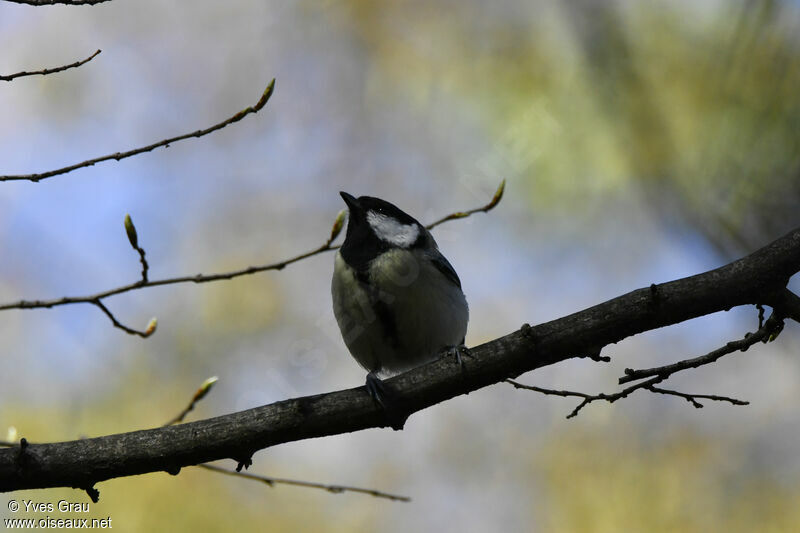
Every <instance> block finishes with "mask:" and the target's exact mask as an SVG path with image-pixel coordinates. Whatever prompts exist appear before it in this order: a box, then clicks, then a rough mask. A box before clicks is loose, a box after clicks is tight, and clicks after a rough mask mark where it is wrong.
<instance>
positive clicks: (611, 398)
mask: <svg viewBox="0 0 800 533" xmlns="http://www.w3.org/2000/svg"><path fill="white" fill-rule="evenodd" d="M663 380H664V378H662V377H660V376H656V377H654V378H653V379H649V380H647V381H643V382H641V383H637V384H635V385H632V386H630V387H628V388H626V389H622V390H621V391H619V392H615V393H611V394H605V393H602V392H601V393H600V394H587V393H585V392H574V391H566V390H553V389H543V388H541V387H534V386H532V385H523V384H522V383H519V382H516V381H514V380H513V379H507V380H506V382H508V383H510V384H511V385H514V387H515V388H517V389H526V390H532V391H534V392H539V393H542V394H547V395H552V396H564V397H567V396H577V397H578V398H583V401H582V402H581V403H580V404H578V406H577V407H576V408H575V409H573V410H572V412H571V413H570V414H568V415H567V418H573V417H576V416H578V412H580V410H581V409H583V408H584V407H586V406H587V405H589V404H590V403H592V402H594V401H598V400H605V401H607V402H608V403H614V402H616V401H617V400H619V399H622V398H627V397H628V396H629V395H630V394H631V393H632V392H634V391H636V390H639V389H646V388H648V387H650V386H652V385H655V384H656V383H659V382H661V381H663Z"/></svg>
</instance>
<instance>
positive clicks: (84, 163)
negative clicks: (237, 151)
mask: <svg viewBox="0 0 800 533" xmlns="http://www.w3.org/2000/svg"><path fill="white" fill-rule="evenodd" d="M274 89H275V80H274V79H273V80H272V81H271V82H270V84H269V85H268V86H267V88H266V89H265V90H264V92H263V94H262V95H261V98H259V100H258V102H257V103H256V104H255V105H254V106H250V107H246V108H245V109H242V110H241V111H239V112H238V113H236V114H235V115H233V116H232V117H230V118H229V119H226V120H223V121H222V122H220V123H219V124H215V125H213V126H211V127H209V128H206V129H203V130H197V131H194V132H192V133H185V134H183V135H178V136H177V137H171V138H169V139H164V140H163V141H158V142H156V143H153V144H148V145H147V146H143V147H141V148H136V149H134V150H129V151H127V152H116V153H113V154H108V155H104V156H101V157H96V158H94V159H88V160H86V161H82V162H80V163H75V164H74V165H69V166H67V167H63V168H59V169H56V170H50V171H47V172H42V173H40V174H20V175H9V176H0V181H15V180H27V181H33V182H39V181H41V180H43V179H46V178H51V177H53V176H58V175H59V174H66V173H67V172H72V171H73V170H76V169H79V168H84V167H90V166H92V165H94V164H96V163H101V162H103V161H109V160H111V159H115V160H117V161H119V160H120V159H125V158H126V157H131V156H134V155H138V154H141V153H144V152H150V151H152V150H155V149H156V148H160V147H162V146H163V147H169V145H170V144H172V143H174V142H177V141H182V140H184V139H189V138H191V137H202V136H204V135H208V134H209V133H211V132H214V131H217V130H220V129H222V128H224V127H225V126H228V125H230V124H233V123H234V122H239V121H240V120H242V119H243V118H244V117H246V116H247V115H249V114H250V113H258V112H259V111H261V109H262V108H263V107H264V105H266V103H267V101H268V100H269V97H270V96H272V92H273V90H274Z"/></svg>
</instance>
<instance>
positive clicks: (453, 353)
mask: <svg viewBox="0 0 800 533" xmlns="http://www.w3.org/2000/svg"><path fill="white" fill-rule="evenodd" d="M442 357H452V358H453V359H455V361H456V363H458V364H459V366H461V367H462V368H463V367H464V359H465V358H470V359H473V357H472V354H471V353H470V351H469V348H467V347H466V346H465V345H464V344H459V345H458V346H445V348H444V349H443V350H442Z"/></svg>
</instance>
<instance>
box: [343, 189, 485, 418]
mask: <svg viewBox="0 0 800 533" xmlns="http://www.w3.org/2000/svg"><path fill="white" fill-rule="evenodd" d="M339 194H341V196H342V198H343V199H344V202H345V203H346V204H347V207H348V210H349V213H350V216H349V219H348V222H347V235H346V237H345V240H344V244H342V247H341V248H340V249H339V251H338V252H337V253H336V258H335V261H334V269H333V282H332V283H331V293H332V295H333V314H334V315H335V317H336V322H337V323H338V324H339V329H340V330H341V332H342V337H343V338H344V342H345V344H346V345H347V348H348V349H349V350H350V353H351V354H352V356H353V358H354V359H355V360H356V361H358V363H359V364H360V365H361V366H362V367H364V368H365V369H366V370H367V371H368V374H367V384H366V385H367V390H368V391H369V393H370V395H371V396H372V397H373V398H375V399H376V400H377V401H378V402H379V403H381V404H382V405H383V401H382V397H383V396H384V395H385V389H384V387H383V384H382V382H381V378H387V377H390V376H393V375H396V374H399V373H401V372H405V371H406V370H409V369H411V368H414V367H416V366H419V365H421V364H423V363H427V362H429V361H432V360H434V359H436V358H438V357H440V356H441V355H443V354H445V353H453V352H455V355H456V357H457V358H458V360H459V361H460V360H461V359H460V353H461V352H460V350H463V344H464V336H465V335H466V332H467V321H468V319H469V309H468V307H467V300H466V298H465V297H464V293H463V292H462V290H461V280H460V279H459V278H458V274H456V271H455V269H453V266H452V265H451V264H450V262H449V261H448V260H447V259H446V258H445V257H444V256H443V255H442V253H441V252H440V251H439V248H438V246H437V244H436V241H435V240H434V238H433V236H432V235H431V234H430V232H429V231H428V230H427V229H425V227H424V226H423V225H422V224H420V223H419V222H417V220H416V219H414V217H412V216H410V215H408V214H407V213H405V212H404V211H402V210H400V209H399V208H397V207H396V206H394V205H393V204H391V203H389V202H387V201H385V200H381V199H380V198H373V197H371V196H361V197H359V198H355V197H354V196H352V195H350V194H347V193H346V192H341V193H339Z"/></svg>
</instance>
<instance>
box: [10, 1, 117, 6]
mask: <svg viewBox="0 0 800 533" xmlns="http://www.w3.org/2000/svg"><path fill="white" fill-rule="evenodd" d="M108 1H109V0H6V2H13V3H15V4H27V5H29V6H55V5H58V4H63V5H68V6H93V5H95V4H102V3H103V2H108Z"/></svg>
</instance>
